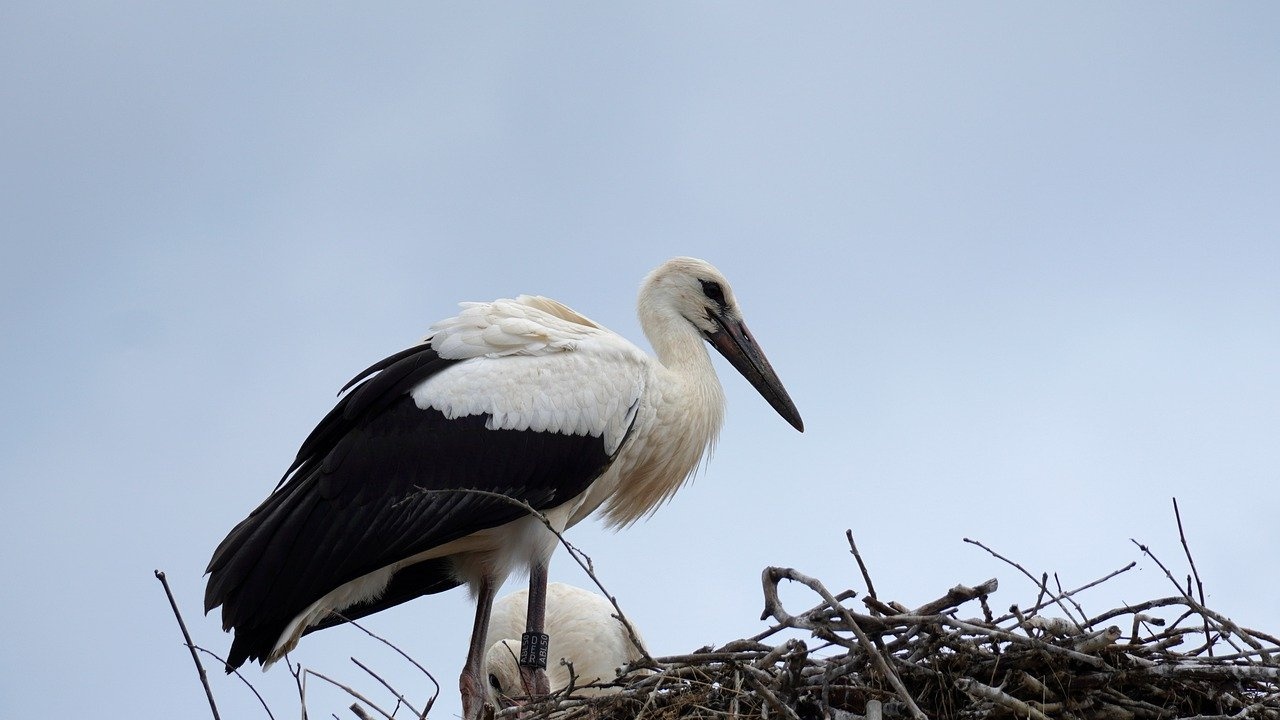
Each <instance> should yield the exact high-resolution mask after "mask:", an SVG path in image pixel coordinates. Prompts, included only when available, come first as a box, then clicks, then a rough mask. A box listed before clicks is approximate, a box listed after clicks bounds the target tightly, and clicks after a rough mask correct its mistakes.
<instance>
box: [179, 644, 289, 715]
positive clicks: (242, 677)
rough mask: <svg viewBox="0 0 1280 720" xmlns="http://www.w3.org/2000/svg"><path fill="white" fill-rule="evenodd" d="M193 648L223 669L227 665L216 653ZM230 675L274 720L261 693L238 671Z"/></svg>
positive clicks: (197, 646) (197, 647)
mask: <svg viewBox="0 0 1280 720" xmlns="http://www.w3.org/2000/svg"><path fill="white" fill-rule="evenodd" d="M195 648H196V650H199V651H200V652H202V653H204V654H205V655H208V656H209V657H211V658H213V659H214V660H217V661H218V662H219V663H221V664H222V665H223V666H224V667H225V666H226V665H227V659H226V658H224V657H222V656H221V655H218V654H217V653H214V652H211V651H209V650H206V649H205V648H202V647H200V646H199V645H196V646H195ZM231 674H232V675H235V676H236V677H237V678H239V679H240V682H242V683H244V684H245V686H246V687H248V688H249V691H250V692H252V693H253V694H254V697H256V698H258V702H259V703H261V704H262V709H263V710H265V711H266V713H267V717H269V718H271V720H276V716H275V715H273V714H272V713H271V708H269V707H267V701H266V700H264V699H263V698H262V693H260V692H258V688H256V687H254V686H253V683H251V682H249V678H246V677H245V676H244V674H243V673H241V672H240V671H239V670H232V671H231Z"/></svg>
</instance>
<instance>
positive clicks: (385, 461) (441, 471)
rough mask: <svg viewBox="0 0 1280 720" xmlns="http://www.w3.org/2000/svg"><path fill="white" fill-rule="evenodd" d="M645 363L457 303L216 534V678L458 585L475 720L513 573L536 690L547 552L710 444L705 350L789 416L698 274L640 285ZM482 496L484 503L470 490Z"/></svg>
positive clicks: (644, 500)
mask: <svg viewBox="0 0 1280 720" xmlns="http://www.w3.org/2000/svg"><path fill="white" fill-rule="evenodd" d="M639 318H640V325H641V327H642V328H643V329H644V332H645V335H646V336H648V338H649V342H650V343H651V344H652V345H653V349H654V351H655V352H656V353H657V358H656V359H654V358H651V357H649V356H648V355H646V354H645V353H644V352H642V351H641V350H639V349H638V348H636V347H635V346H634V345H632V344H631V343H629V342H627V341H626V340H625V339H623V338H622V337H620V336H619V335H616V334H614V333H612V332H610V331H609V330H606V329H605V328H603V327H601V326H600V325H598V324H596V323H594V322H592V321H591V320H588V319H587V318H585V317H583V316H582V315H579V314H578V313H576V312H574V311H573V310H570V309H569V308H567V307H565V306H564V305H561V304H560V303H558V302H556V301H554V300H550V299H548V298H543V297H535V296H520V297H518V298H516V299H514V300H495V301H493V302H488V303H464V304H463V305H462V311H461V312H460V313H459V314H458V315H457V316H456V317H453V318H450V319H448V320H443V321H441V322H438V323H436V324H435V325H434V326H432V331H431V334H430V335H429V336H428V337H427V338H426V339H425V340H423V341H422V342H421V343H420V344H418V345H414V346H413V347H410V348H408V349H406V350H403V351H401V352H399V353H396V354H395V355H392V356H390V357H388V358H386V359H384V360H382V361H380V362H378V363H375V364H374V365H372V366H370V367H369V368H368V369H366V370H365V371H364V372H362V373H360V374H359V375H357V376H356V377H355V379H353V380H352V381H351V382H350V383H348V384H347V385H346V387H344V388H343V392H344V393H345V394H344V395H343V396H342V397H341V399H340V400H339V401H338V403H337V405H336V406H335V407H334V408H333V410H331V411H330V412H329V414H328V415H326V416H325V417H324V419H322V420H321V421H320V423H319V424H318V425H317V426H316V428H315V429H314V430H312V432H311V434H310V435H309V436H308V437H307V439H306V440H304V441H303V443H302V447H301V449H300V450H299V451H298V455H297V458H296V459H295V460H294V461H293V464H292V465H290V466H289V469H288V470H286V471H285V475H284V478H283V479H282V480H281V481H280V484H279V485H277V486H276V489H275V491H274V492H272V493H271V495H270V496H268V497H267V499H266V500H264V501H263V502H262V504H261V505H259V506H258V507H257V508H256V509H255V510H254V511H253V512H252V513H250V514H249V517H247V518H245V519H244V520H243V521H241V522H240V524H238V525H236V527H235V528H233V529H232V530H231V532H230V533H229V534H228V535H227V537H226V538H225V539H224V540H223V541H222V543H221V544H220V545H219V546H218V548H217V550H215V551H214V553H213V558H212V559H211V560H210V561H209V567H208V569H207V573H208V574H209V582H208V586H207V588H206V591H205V611H206V612H208V611H209V610H212V609H213V608H215V607H218V606H219V605H221V606H222V624H223V628H224V629H226V630H234V631H235V636H234V639H233V640H232V643H231V650H230V651H229V653H228V655H227V670H228V672H230V671H231V670H232V669H234V668H236V667H239V666H240V665H241V664H243V663H244V662H245V661H246V660H257V661H259V662H261V663H263V664H264V666H265V665H269V664H270V663H272V662H275V661H276V660H278V659H280V658H281V657H282V656H283V655H284V654H285V653H286V652H288V651H289V650H291V649H293V647H294V646H296V645H297V643H298V640H299V639H300V638H301V637H302V636H303V635H304V634H306V633H308V632H312V631H314V630H318V629H321V628H324V627H329V626H332V625H337V624H340V623H341V622H343V620H344V618H348V619H356V618H360V617H363V616H365V615H369V614H371V613H375V612H378V611H380V610H384V609H386V608H389V607H392V606H394V605H398V604H400V603H403V602H406V601H408V600H412V599H414V598H416V597H419V596H421V595H428V594H432V593H437V592H441V591H444V590H448V589H450V588H453V587H456V586H458V585H460V584H463V583H466V584H467V585H468V586H470V589H471V593H472V595H473V596H474V597H475V598H476V618H475V626H474V628H473V631H472V636H471V645H470V650H469V652H468V654H467V661H466V664H465V665H464V667H463V671H462V676H461V678H460V682H459V685H460V687H461V691H462V700H463V710H464V713H465V716H466V718H468V720H471V719H472V718H476V717H478V716H479V714H480V712H481V710H482V708H483V703H484V698H485V695H486V693H485V685H486V683H485V676H484V673H483V667H484V666H483V662H484V655H485V650H486V646H485V644H484V641H485V637H486V628H487V625H488V620H489V613H490V609H491V607H492V604H493V598H494V594H495V593H496V592H497V590H498V588H499V586H501V585H502V583H503V581H504V580H505V579H506V577H507V576H508V575H509V574H510V573H511V571H512V570H513V569H520V568H527V569H528V572H529V591H530V603H529V611H528V618H527V628H526V631H527V632H526V633H525V638H524V639H525V642H526V644H527V646H526V647H525V648H524V649H523V650H522V655H523V656H522V658H521V660H522V663H521V664H522V672H523V673H524V675H525V680H526V684H527V685H528V686H529V687H531V688H534V689H535V690H536V691H537V692H538V693H539V694H545V693H546V692H547V691H548V681H547V677H546V673H545V672H544V671H543V670H542V669H540V668H545V667H546V653H547V647H546V636H545V635H543V615H544V612H545V598H546V586H547V563H548V561H549V559H550V557H551V554H552V551H553V550H554V549H555V546H556V540H555V536H554V535H553V534H552V533H551V532H549V531H548V529H547V528H546V526H544V524H543V521H542V519H540V518H537V517H534V516H532V515H530V514H529V513H527V512H526V511H525V510H524V509H523V508H522V507H520V506H519V505H518V504H515V503H511V502H509V501H507V500H506V499H505V498H502V497H499V496H507V497H510V498H514V499H516V500H519V501H521V502H523V503H525V504H527V505H529V506H531V507H533V508H534V509H536V510H538V511H540V512H541V513H542V514H543V515H544V516H545V518H546V519H547V521H549V523H550V524H551V525H552V526H554V527H555V528H556V529H557V530H563V529H564V528H567V527H569V526H571V525H574V524H576V523H577V522H579V521H581V520H582V519H584V518H586V517H587V516H588V515H590V514H591V513H592V512H594V511H595V510H596V509H597V508H602V510H603V514H604V519H605V523H606V524H607V525H608V526H610V527H615V528H618V527H624V526H627V525H630V524H631V523H634V522H636V521H637V520H639V519H641V518H643V517H646V516H647V515H649V514H650V513H652V512H653V511H654V510H655V509H656V508H657V507H658V506H659V505H661V504H662V503H663V502H664V501H666V500H667V499H669V498H670V497H671V496H672V494H673V493H675V492H676V490H678V489H679V488H680V486H681V485H683V484H684V482H685V480H686V479H687V478H688V477H689V476H690V474H691V473H692V472H693V471H694V469H695V468H696V467H697V465H698V463H699V460H700V458H701V457H702V454H703V452H704V450H706V448H707V447H708V446H710V445H711V444H712V443H713V442H714V441H715V438H716V435H717V433H718V432H719V430H720V425H721V420H722V417H723V414H724V394H723V392H722V390H721V388H720V383H719V381H718V380H717V378H716V374H715V371H714V368H713V367H712V364H711V358H710V356H709V355H708V353H707V351H706V347H705V346H704V345H703V344H702V340H707V341H708V342H709V343H711V345H712V346H714V347H715V348H716V349H717V350H719V351H720V352H721V353H722V354H723V355H724V356H725V357H726V358H727V359H728V360H729V362H730V363H732V364H733V366H734V367H735V368H737V370H738V371H739V372H740V373H742V374H743V375H744V376H745V377H746V378H747V380H748V381H750V382H751V384H752V385H754V386H755V387H756V389H757V390H758V391H759V392H760V393H761V395H763V396H764V398H765V399H766V400H767V401H768V402H769V404H770V405H772V406H773V408H774V410H776V411H777V412H778V413H779V414H780V415H782V417H783V418H784V419H786V420H787V422H789V423H790V424H791V425H792V426H794V427H795V428H796V429H797V430H801V431H803V429H804V427H803V423H802V421H801V419H800V414H799V412H798V411H797V410H796V408H795V405H794V404H793V403H792V402H791V398H790V397H789V396H788V395H787V392H786V390H785V389H784V388H783V386H782V382H781V381H780V380H779V379H778V377H777V375H776V374H775V373H774V371H773V369H772V368H771V367H770V365H769V362H768V360H766V359H765V356H764V353H763V352H762V351H761V350H760V348H759V346H757V345H756V342H755V339H754V338H752V336H751V333H750V332H748V331H747V327H746V325H745V324H744V323H743V321H742V315H741V313H740V312H739V310H738V304H737V302H736V300H735V299H734V296H733V291H732V290H731V289H730V288H729V283H728V282H727V281H726V280H725V279H724V277H723V276H722V275H721V274H720V273H719V271H717V270H716V269H715V268H714V267H712V266H711V265H710V264H708V263H706V262H704V261H702V260H696V259H693V258H676V259H673V260H670V261H668V262H666V263H664V264H663V265H661V266H660V267H658V268H657V269H656V270H654V271H653V272H652V273H650V274H649V275H648V277H646V278H645V280H644V282H643V284H642V286H641V289H640V298H639ZM469 490H478V491H485V492H468V491H469Z"/></svg>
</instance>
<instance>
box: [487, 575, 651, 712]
mask: <svg viewBox="0 0 1280 720" xmlns="http://www.w3.org/2000/svg"><path fill="white" fill-rule="evenodd" d="M528 607H529V591H528V590H520V591H518V592H515V593H512V594H510V595H507V596H505V597H502V598H499V599H498V601H497V602H495V603H494V605H493V614H492V615H491V616H490V618H489V638H488V640H487V643H488V646H489V650H488V652H487V653H486V654H485V670H486V672H487V674H488V680H489V689H490V700H491V701H494V702H497V703H499V704H507V702H508V701H509V699H510V698H515V697H520V696H523V695H524V694H525V691H524V688H523V687H522V686H521V678H520V668H519V665H518V664H517V658H519V656H520V639H519V638H520V635H521V633H523V632H524V628H525V617H526V614H527V613H528ZM616 612H617V611H616V610H614V608H613V604H612V603H610V602H609V601H608V600H607V599H606V598H604V597H603V596H601V595H598V594H596V593H593V592H591V591H589V590H584V589H582V588H580V587H576V586H573V585H566V584H564V583H550V584H548V585H547V615H546V632H547V634H549V635H550V636H551V638H552V640H551V655H550V658H549V660H548V662H547V679H548V681H549V683H550V688H551V692H557V691H559V690H562V689H564V688H566V687H568V686H569V681H570V669H569V666H568V665H566V664H565V662H569V663H572V664H573V678H572V679H573V685H574V688H575V690H574V694H575V695H603V694H606V693H610V692H616V691H617V690H618V689H619V688H616V687H613V688H611V687H583V686H584V685H589V684H592V683H609V682H612V681H613V680H614V679H616V678H617V673H618V670H619V668H621V667H622V666H623V665H626V664H628V663H632V662H636V661H638V660H640V659H641V658H643V657H644V652H643V651H642V650H641V648H637V647H636V646H635V644H634V643H633V642H632V641H631V638H630V636H629V635H628V634H627V630H626V628H625V627H624V626H623V624H622V622H621V621H619V620H618V619H617V617H616V616H615V614H616ZM636 635H637V637H638V639H639V640H640V642H641V643H643V642H644V639H643V638H639V631H637V633H636Z"/></svg>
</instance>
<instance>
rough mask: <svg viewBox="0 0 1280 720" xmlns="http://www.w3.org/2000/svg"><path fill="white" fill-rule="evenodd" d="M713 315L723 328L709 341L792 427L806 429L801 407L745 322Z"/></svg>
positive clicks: (709, 335) (708, 338)
mask: <svg viewBox="0 0 1280 720" xmlns="http://www.w3.org/2000/svg"><path fill="white" fill-rule="evenodd" d="M708 314H709V315H711V319H713V320H715V321H716V323H717V324H719V325H720V329H719V330H717V331H715V332H713V333H710V334H708V335H707V341H708V342H710V343H711V345H712V346H713V347H714V348H715V349H716V350H719V351H720V354H721V355H723V356H724V357H725V359H726V360H728V361H729V362H730V363H731V364H732V365H733V367H734V368H736V369H737V370H738V372H740V373H742V376H743V377H745V378H746V379H747V382H749V383H751V384H752V385H753V386H754V387H755V389H756V391H757V392H759V393H760V394H761V395H762V396H764V399H765V400H767V401H768V402H769V404H770V405H772V406H773V409H774V410H776V411H778V414H779V415H781V416H782V419H783V420H786V421H787V422H789V423H791V427H793V428H795V429H797V430H799V431H800V432H804V420H801V419H800V411H799V410H796V406H795V403H793V402H791V396H790V395H788V394H787V389H786V388H784V387H783V386H782V381H781V380H779V379H778V374H777V373H775V372H774V371H773V366H772V365H770V364H769V359H768V358H766V357H765V356H764V351H763V350H761V349H760V346H759V345H757V344H756V339H755V338H754V337H752V336H751V331H750V330H748V329H747V326H746V324H745V323H742V322H740V321H732V320H725V319H724V318H722V317H720V316H719V315H716V314H714V313H708Z"/></svg>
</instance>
